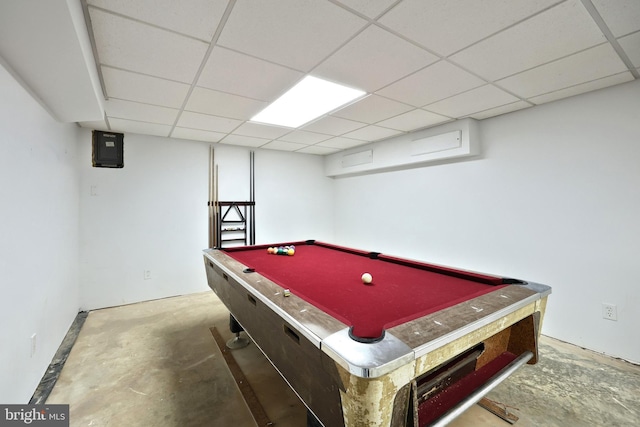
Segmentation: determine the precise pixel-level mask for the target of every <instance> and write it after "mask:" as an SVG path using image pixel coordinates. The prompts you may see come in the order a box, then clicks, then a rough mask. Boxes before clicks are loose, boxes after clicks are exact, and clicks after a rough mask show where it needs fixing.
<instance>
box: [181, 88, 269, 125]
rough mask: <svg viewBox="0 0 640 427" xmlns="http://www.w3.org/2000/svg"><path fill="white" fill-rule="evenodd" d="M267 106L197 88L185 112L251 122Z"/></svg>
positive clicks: (239, 97)
mask: <svg viewBox="0 0 640 427" xmlns="http://www.w3.org/2000/svg"><path fill="white" fill-rule="evenodd" d="M266 106H267V103H266V102H262V101H256V100H255V99H249V98H245V97H242V96H237V95H231V94H229V93H224V92H219V91H217V90H211V89H205V88H202V87H197V88H195V89H194V90H193V93H191V96H190V97H189V101H188V102H187V105H186V107H185V110H188V111H195V112H197V113H205V114H211V115H214V116H220V117H230V118H234V119H239V120H249V119H250V118H251V117H253V116H255V115H256V114H257V113H258V112H260V110H262V109H263V108H264V107H266Z"/></svg>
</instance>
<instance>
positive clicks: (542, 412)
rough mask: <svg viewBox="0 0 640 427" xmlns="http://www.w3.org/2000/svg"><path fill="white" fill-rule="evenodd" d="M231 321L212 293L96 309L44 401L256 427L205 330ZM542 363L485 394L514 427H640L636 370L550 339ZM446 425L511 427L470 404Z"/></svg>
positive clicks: (281, 400)
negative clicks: (511, 416) (513, 420)
mask: <svg viewBox="0 0 640 427" xmlns="http://www.w3.org/2000/svg"><path fill="white" fill-rule="evenodd" d="M228 321H229V319H228V311H227V310H226V309H225V307H224V305H222V303H221V302H220V301H219V300H218V299H217V297H216V296H215V295H214V294H213V292H206V293H201V294H194V295H188V296H182V297H176V298H167V299H163V300H156V301H149V302H144V303H140V304H132V305H128V306H122V307H114V308H108V309H103V310H97V311H92V312H90V313H89V316H88V318H87V320H86V322H85V324H84V326H83V328H82V330H81V332H80V335H79V337H78V340H77V341H76V343H75V345H74V347H73V349H72V350H71V353H70V354H69V357H68V359H67V362H66V364H65V366H64V368H63V369H62V372H61V374H60V378H59V380H58V382H57V383H56V386H55V387H54V389H53V391H52V392H51V394H50V395H49V398H48V400H47V403H51V404H54V403H68V404H70V405H71V417H70V418H71V420H70V425H71V426H93V427H101V426H145V427H146V426H157V427H160V426H166V427H170V426H176V427H178V426H179V427H192V426H193V427H200V426H225V427H226V426H232V427H244V426H247V427H251V426H255V425H256V423H255V422H254V420H253V418H252V416H251V413H250V411H249V410H248V407H247V405H246V403H245V401H244V399H243V398H242V395H241V394H240V392H239V389H238V387H237V386H236V383H235V381H234V379H233V377H232V376H231V374H230V371H229V369H228V367H227V365H226V363H225V361H224V359H223V357H222V353H221V352H220V350H219V348H218V347H217V345H216V343H215V341H214V339H213V337H212V335H211V332H210V330H209V328H211V327H214V326H215V327H216V328H217V329H218V331H219V332H220V333H221V334H222V335H223V337H224V338H225V339H230V338H231V337H232V335H231V333H230V332H229V330H228ZM233 355H234V357H235V358H236V360H237V362H238V364H239V365H240V367H241V369H242V371H243V373H244V374H245V376H246V377H247V380H248V381H249V383H250V384H251V386H252V388H253V389H254V391H255V393H256V395H257V397H258V400H259V401H260V403H261V404H262V406H263V407H264V409H265V411H266V413H267V416H268V417H269V418H270V420H271V421H272V422H273V423H274V424H273V425H275V426H276V427H301V426H305V425H306V418H305V417H306V411H305V409H304V407H303V405H302V404H301V403H300V402H299V401H298V399H297V397H296V396H295V394H294V393H293V392H292V391H291V390H290V389H289V387H288V386H287V385H286V383H284V381H283V380H282V379H281V378H280V376H279V375H278V374H277V372H276V371H275V370H274V369H273V367H272V366H271V365H270V364H269V363H268V362H267V361H266V359H265V358H264V356H262V354H261V353H260V351H259V350H258V349H257V348H256V347H255V345H253V344H250V345H249V346H248V347H246V348H244V349H240V350H234V351H233ZM541 355H542V360H541V362H540V363H539V364H537V365H533V366H529V365H527V366H525V367H523V368H522V369H521V370H520V371H518V372H517V373H516V374H514V375H513V376H512V377H510V378H509V379H507V380H506V381H505V382H504V383H502V384H501V385H500V386H498V387H497V388H496V389H495V390H493V391H492V392H491V393H490V394H489V395H488V396H487V397H489V398H490V399H491V400H493V401H495V402H498V403H500V404H502V405H503V406H506V407H507V409H508V410H509V411H510V412H511V413H513V414H515V415H517V416H518V417H520V419H519V420H518V422H517V423H516V424H515V426H516V427H529V426H531V427H533V426H536V427H538V426H546V427H553V426H558V427H560V426H562V427H571V426H585V427H586V426H589V427H591V426H637V425H640V367H639V366H636V365H632V364H629V363H626V362H623V361H620V360H616V359H611V358H607V357H604V356H601V355H599V354H596V353H593V352H590V351H587V350H583V349H581V348H578V347H575V346H572V345H569V344H566V343H562V342H560V341H557V340H553V339H551V338H547V337H543V339H542V343H541ZM450 425H451V426H454V427H463V426H474V427H489V426H494V427H501V426H508V425H510V424H508V423H506V422H505V421H503V420H501V419H499V418H497V417H496V416H494V415H493V414H490V413H489V412H487V411H486V410H484V409H482V408H480V407H478V406H474V407H472V408H471V409H469V410H468V411H467V412H465V413H464V414H463V415H462V416H461V417H459V418H458V419H457V420H455V421H454V422H453V423H452V424H450ZM327 427H331V426H327Z"/></svg>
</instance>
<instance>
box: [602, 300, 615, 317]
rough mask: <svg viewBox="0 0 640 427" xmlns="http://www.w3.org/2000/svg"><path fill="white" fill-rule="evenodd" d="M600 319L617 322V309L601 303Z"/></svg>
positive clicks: (611, 305)
mask: <svg viewBox="0 0 640 427" xmlns="http://www.w3.org/2000/svg"><path fill="white" fill-rule="evenodd" d="M602 318H603V319H607V320H618V308H617V307H616V306H615V305H614V304H606V303H604V302H603V303H602Z"/></svg>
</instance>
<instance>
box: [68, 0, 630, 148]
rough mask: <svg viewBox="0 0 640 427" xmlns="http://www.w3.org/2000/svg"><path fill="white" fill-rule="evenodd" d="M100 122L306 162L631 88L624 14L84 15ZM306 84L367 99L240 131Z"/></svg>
mask: <svg viewBox="0 0 640 427" xmlns="http://www.w3.org/2000/svg"><path fill="white" fill-rule="evenodd" d="M82 6H83V7H84V10H85V17H86V18H88V19H87V22H86V24H87V28H88V31H89V37H90V39H91V41H92V44H93V53H94V60H95V63H96V64H97V69H98V75H99V80H100V86H101V89H102V92H103V95H104V97H105V101H104V112H105V114H104V119H103V120H93V121H81V120H79V122H80V125H81V126H83V127H88V128H93V129H105V130H106V129H108V130H113V131H118V132H124V133H128V132H135V133H141V134H149V135H159V136H164V137H171V138H180V139H191V140H201V141H209V142H215V143H221V144H231V145H240V146H248V147H255V148H265V149H275V150H285V151H296V152H301V153H310V154H317V155H324V154H330V153H333V152H336V151H340V150H343V149H347V148H351V147H354V146H357V145H362V144H365V143H368V142H371V141H377V140H381V139H386V138H390V137H394V136H397V135H400V134H403V133H408V132H412V131H415V130H418V129H424V128H428V127H432V126H436V125H438V124H442V123H445V122H449V121H453V120H456V119H461V118H466V117H471V118H474V119H478V120H481V119H485V118H489V117H493V116H496V115H500V114H505V113H508V112H512V111H516V110H520V109H524V108H530V107H534V106H535V105H538V104H543V103H546V102H550V101H554V100H558V99H561V98H565V97H569V96H573V95H577V94H580V93H585V92H589V91H593V90H597V89H601V88H604V87H607V86H612V85H616V84H620V83H624V82H628V81H631V80H634V79H638V78H639V69H640V1H638V0H615V1H611V0H564V1H558V0H509V1H505V0H484V1H482V2H478V1H470V0H400V1H398V0H377V1H367V0H269V1H267V0H262V1H249V0H237V1H233V0H232V1H226V0H225V1H222V0H220V1H217V0H181V1H174V0H86V2H83V3H82ZM306 75H313V76H317V77H321V78H325V79H328V80H331V81H335V82H338V83H341V84H344V85H347V86H351V87H354V88H358V89H362V90H364V91H366V92H367V93H368V96H367V97H366V98H364V99H362V100H360V101H358V102H356V103H353V104H351V105H349V106H347V107H344V108H342V109H339V110H337V111H333V112H331V113H330V114H328V115H326V116H323V117H321V118H319V119H317V120H315V121H313V122H311V123H308V124H306V125H304V126H302V127H300V128H298V129H290V128H281V127H274V126H266V125H261V124H257V123H253V122H251V121H250V118H251V117H252V116H254V115H255V114H256V113H258V112H259V111H260V110H262V109H263V108H264V107H265V106H267V105H268V104H269V103H270V102H272V101H274V100H275V99H277V98H278V97H279V96H280V95H282V94H283V93H284V92H285V91H287V90H288V89H289V88H290V87H292V86H293V85H294V84H295V83H297V82H298V81H300V80H301V79H302V78H303V77H304V76H306Z"/></svg>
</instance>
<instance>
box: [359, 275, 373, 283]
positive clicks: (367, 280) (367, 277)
mask: <svg viewBox="0 0 640 427" xmlns="http://www.w3.org/2000/svg"><path fill="white" fill-rule="evenodd" d="M371 281H373V277H371V274H369V273H364V274H363V275H362V283H367V284H369V283H371Z"/></svg>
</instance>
